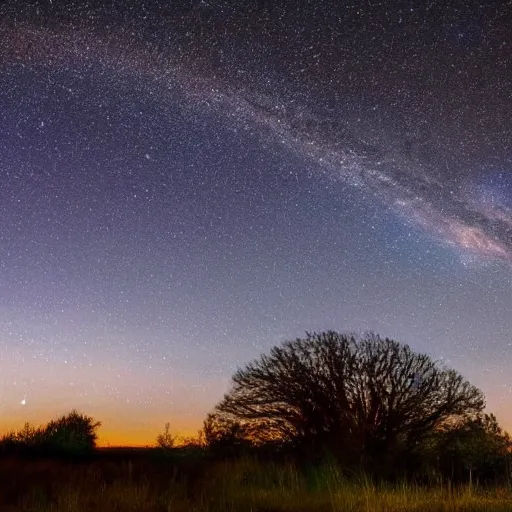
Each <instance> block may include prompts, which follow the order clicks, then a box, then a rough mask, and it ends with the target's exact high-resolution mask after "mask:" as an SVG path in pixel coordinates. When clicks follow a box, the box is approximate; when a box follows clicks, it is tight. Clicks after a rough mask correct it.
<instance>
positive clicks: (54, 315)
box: [0, 0, 512, 445]
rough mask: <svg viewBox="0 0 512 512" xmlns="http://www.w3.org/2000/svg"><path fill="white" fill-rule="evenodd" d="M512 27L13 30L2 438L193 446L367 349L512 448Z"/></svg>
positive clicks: (0, 55)
mask: <svg viewBox="0 0 512 512" xmlns="http://www.w3.org/2000/svg"><path fill="white" fill-rule="evenodd" d="M511 26H512V3H511V2H510V1H508V2H507V1H503V2H487V1H482V2H473V1H472V0H467V1H466V2H459V1H449V0H446V1H445V0H443V1H441V0H438V1H435V0H430V1H426V2H424V1H418V2H413V1H409V2H405V1H399V0H397V1H380V2H379V1H377V0H375V1H370V0H366V1H364V2H361V1H357V0H354V1H347V2H344V1H343V2H342V1H339V0H336V1H335V0H311V1H309V2H306V1H301V2H299V1H296V2H285V1H282V0H268V1H266V0H259V1H256V0H251V1H249V0H200V1H198V0H183V1H179V2H178V1H176V2H174V1H163V0H162V1H160V2H150V1H145V0H142V1H135V0H128V1H126V0H124V1H121V0H111V1H108V2H100V1H94V0H91V1H87V0H76V1H74V2H73V1H59V0H53V1H52V0H40V1H35V0H33V1H23V0H7V1H4V2H2V3H1V4H0V412H1V414H0V430H1V431H5V430H8V429H11V428H21V427H22V425H23V423H24V422H25V421H30V422H32V423H35V424H36V425H38V424H41V423H43V422H45V421H47V420H49V419H51V418H52V417H54V416H56V415H58V414H63V413H66V412H68V411H70V410H71V409H72V408H77V409H79V410H80V411H82V412H85V413H87V414H89V415H92V416H94V417H95V418H97V419H98V420H101V421H102V422H103V426H102V428H101V430H100V442H101V443H102V444H104V445H105V444H109V443H110V444H112V445H115V444H151V443H154V440H155V437H156V434H157V433H159V432H161V431H162V430H163V425H164V423H165V422H167V421H169V422H170V423H171V429H172V430H173V431H174V432H175V433H177V434H181V435H189V434H192V433H194V432H195V431H196V430H197V429H198V428H200V426H201V423H202V420H203V418H204V416H205V415H206V413H207V412H208V411H210V410H211V409H212V408H213V406H214V405H215V403H216V402H218V401H219V400H220V399H221V398H222V395H223V393H224V392H225V391H227V389H228V386H229V379H230V376H231V375H232V374H233V372H234V371H235V370H236V368H237V367H238V366H239V365H243V364H244V363H246V362H248V361H250V360H252V359H254V358H256V357H258V356H259V355H260V354H261V353H262V352H265V351H268V350H269V349H270V347H272V346H273V345H275V344H277V343H280V342H281V341H284V340H286V339H293V338H295V337H297V336H302V335H304V334H305V332H306V331H309V332H311V331H322V330H327V329H335V330H339V331H343V332H346V331H354V332H358V333H364V332H365V331H375V332H378V333H379V334H381V335H383V336H390V337H392V338H395V339H397V340H399V341H403V342H407V343H409V344H410V346H411V347H412V348H413V349H414V350H416V351H421V352H427V353H429V354H430V355H432V356H433V357H434V358H435V359H437V360H439V361H440V363H442V364H448V365H449V366H451V367H453V368H455V369H456V370H458V371H460V372H461V373H463V375H464V376H465V377H467V378H468V379H469V380H470V381H471V382H472V383H473V384H475V385H476V386H478V387H480V388H481V389H482V390H483V391H484V393H485V395H486V397H487V402H488V409H489V410H490V411H491V412H495V413H496V414H497V417H498V420H499V421H500V422H501V423H502V425H503V426H504V427H505V428H507V429H510V430H512V376H511V368H512V121H511V120H512V31H511V29H510V27H511Z"/></svg>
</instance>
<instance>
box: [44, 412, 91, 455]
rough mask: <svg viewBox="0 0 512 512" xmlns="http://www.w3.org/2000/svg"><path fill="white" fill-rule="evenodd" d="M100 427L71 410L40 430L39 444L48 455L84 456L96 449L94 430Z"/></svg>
mask: <svg viewBox="0 0 512 512" xmlns="http://www.w3.org/2000/svg"><path fill="white" fill-rule="evenodd" d="M100 426H101V423H100V422H99V421H95V420H94V419H93V418H91V417H89V416H85V415H84V414H80V413H78V412H77V411H75V410H73V411H71V412H70V413H69V414H66V415H64V416H61V417H60V418H57V419H56V420H52V421H50V422H49V423H48V424H47V425H46V427H44V428H43V429H41V432H40V436H39V437H40V444H41V445H42V447H43V448H44V450H45V451H48V452H50V453H57V454H59V453H60V454H65V455H75V456H76V455H86V454H88V453H91V452H92V451H93V450H94V448H95V447H96V440H97V437H98V436H97V434H96V430H97V429H98V427H100ZM38 444H39V442H38Z"/></svg>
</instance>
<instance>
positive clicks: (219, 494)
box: [0, 460, 512, 512]
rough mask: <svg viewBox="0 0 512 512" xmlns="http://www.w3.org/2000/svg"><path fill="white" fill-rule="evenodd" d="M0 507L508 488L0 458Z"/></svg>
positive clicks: (399, 509) (229, 467)
mask: <svg viewBox="0 0 512 512" xmlns="http://www.w3.org/2000/svg"><path fill="white" fill-rule="evenodd" d="M0 510H1V511H2V512H4V511H5V512H13V511H21V512H91V511H94V512H107V511H108V512H115V511H117V512H125V511H126V512H185V511H186V512H194V511H196V512H220V511H222V512H239V511H240V512H249V511H253V512H256V511H259V512H336V511H339V512H359V511H364V512H370V511H371V512H405V511H414V512H484V511H493V512H494V511H512V492H511V490H509V489H507V488H498V487H496V488H493V489H487V490H484V489H475V488H473V489H470V488H468V487H459V488H456V489H452V488H450V486H448V485H447V486H439V487H435V488H426V487H420V486H412V485H405V484H403V485H395V486H389V485H388V486H386V485H380V486H379V485H375V484H373V483H372V482H370V481H369V480H368V479H366V478H364V477H360V478H358V479H351V480H347V479H345V478H344V477H343V476H342V474H341V473H340V472H339V471H338V469H337V468H335V467H332V466H331V467H329V466H325V467H323V468H320V469H319V470H315V471H311V472H309V473H308V474H307V475H306V474H304V473H301V472H299V471H298V470H297V469H296V468H295V467H293V466H291V465H274V464H271V463H265V464H263V463H256V462H254V461H251V460H241V461H237V462H230V463H212V462H211V463H206V462H197V466H193V465H192V466H189V467H188V468H187V469H186V470H183V469H181V468H180V467H179V465H178V466H176V465H173V464H171V463H168V462H165V461H164V462H162V461H159V462H155V461H151V460H148V461H144V460H139V461H134V462H133V463H132V462H120V461H118V462H115V461H108V460H106V461H101V462H94V463H89V464H83V465H70V464H66V463H62V462H60V463H59V462H45V461H31V462H27V461H22V460H11V461H1V462H0Z"/></svg>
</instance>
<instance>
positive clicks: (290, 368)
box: [216, 331, 484, 466]
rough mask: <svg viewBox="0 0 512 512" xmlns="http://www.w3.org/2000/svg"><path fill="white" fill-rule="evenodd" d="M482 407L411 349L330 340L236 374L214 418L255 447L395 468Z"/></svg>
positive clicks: (294, 347)
mask: <svg viewBox="0 0 512 512" xmlns="http://www.w3.org/2000/svg"><path fill="white" fill-rule="evenodd" d="M483 407H484V398H483V395H482V393H481V392H480V391H479V390H478V389H477V388H475V387H474V386H472V385H470V384H469V383H468V382H467V381H466V380H464V378H463V377H462V376H461V375H459V374H458V373H457V372H455V371H454V370H451V369H445V368H440V367H439V366H438V365H437V363H436V362H434V361H432V359H431V358H430V357H429V356H427V355H425V354H418V353H415V352H413V351H412V350H411V349H410V348H409V346H407V345H402V344H400V343H398V342H396V341H393V340H390V339H387V338H386V339H382V338H381V337H379V336H378V335H374V334H368V335H366V336H365V337H364V338H356V337H355V336H349V335H344V334H339V333H336V332H334V331H329V332H324V333H320V334H316V333H314V334H307V337H306V338H305V339H297V340H295V341H288V342H285V343H284V344H283V345H282V346H279V347H274V348H272V349H271V351H270V354H268V355H263V356H261V357H260V358H259V359H258V360H256V361H253V362H251V363H249V364H247V365H246V366H245V367H244V368H242V369H239V370H238V371H237V372H236V373H235V374H234V376H233V378H232V389H231V390H230V391H229V392H228V393H227V394H226V395H225V396H224V398H223V400H222V401H221V402H220V403H219V404H218V405H217V407H216V411H217V415H218V416H219V418H221V419H222V421H224V422H230V421H232V422H235V424H236V423H237V422H238V424H242V423H243V425H244V429H245V430H246V432H250V434H251V436H252V437H254V438H258V437H260V438H266V439H276V438H279V439H283V440H286V441H289V442H292V443H293V444H295V445H296V446H298V447H305V448H307V449H309V452H310V453H311V452H312V453H319V452H321V451H322V450H328V451H330V452H331V453H334V454H338V455H342V456H343V457H345V458H346V459H347V460H352V461H354V462H355V461H357V462H361V461H371V462H372V464H373V463H375V462H377V461H380V462H382V463H383V466H386V465H387V466H389V465H390V464H391V463H393V462H394V461H395V460H396V458H397V456H398V455H399V454H400V453H401V452H403V451H407V450H409V449H412V447H414V446H415V445H416V444H417V443H418V442H419V441H420V440H421V439H422V438H423V437H424V436H425V435H427V434H428V433H430V432H433V431H434V430H436V429H437V428H439V427H440V426H441V425H443V424H444V423H445V422H446V421H448V420H449V419H451V418H453V417H461V416H464V415H471V414H476V413H478V412H480V411H481V410H482V409H483ZM217 421H219V420H217Z"/></svg>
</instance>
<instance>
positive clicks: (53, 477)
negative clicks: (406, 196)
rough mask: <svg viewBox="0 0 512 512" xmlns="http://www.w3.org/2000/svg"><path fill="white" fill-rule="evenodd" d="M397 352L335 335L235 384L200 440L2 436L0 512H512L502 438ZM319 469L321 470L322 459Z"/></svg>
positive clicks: (66, 424) (440, 373) (445, 384)
mask: <svg viewBox="0 0 512 512" xmlns="http://www.w3.org/2000/svg"><path fill="white" fill-rule="evenodd" d="M484 406H485V400H484V397H483V394H482V393H481V391H480V390H478V389H477V388H475V387H474V386H472V385H471V384H470V383H469V382H467V381H466V380H465V379H464V378H463V377H462V376H461V375H459V374H458V373H457V372H455V371H454V370H451V369H448V368H444V367H440V366H439V365H438V364H437V363H436V362H434V361H432V360H431V359H430V357H428V356H426V355H424V354H416V353H414V352H413V351H412V350H411V349H410V348H409V347H408V346H407V345H401V344H400V343H397V342H395V341H393V340H389V339H382V338H380V337H378V336H376V335H368V336H367V337H366V338H364V339H358V338H355V337H351V336H346V335H340V334H338V333H336V332H332V331H329V332H327V333H321V334H313V335H309V334H308V336H307V338H306V339H304V340H300V339H299V340H295V341H292V342H286V343H284V344H283V345H282V346H281V347H275V348H274V349H272V350H271V351H270V354H269V355H264V356H262V357H261V358H260V359H258V360H256V361H253V362H252V363H249V364H248V365H246V366H245V367H244V368H241V369H239V370H238V371H237V372H236V373H235V375H234V376H233V382H232V388H231V390H230V391H229V392H228V393H227V394H226V395H225V396H224V398H223V400H222V401H221V402H220V403H219V404H218V405H217V406H216V407H215V409H214V411H213V412H212V413H211V414H209V415H208V416H207V417H206V419H205V421H204V424H203V428H202V430H201V431H200V432H199V434H198V436H197V438H192V439H187V440H181V441H180V440H177V439H176V438H175V437H174V436H173V434H172V431H171V426H170V423H167V424H166V425H165V429H164V431H163V433H162V434H160V435H159V436H158V437H157V439H156V445H157V446H156V447H155V448H152V449H139V450H135V449H121V450H119V449H117V450H116V449H106V450H105V449H103V450H99V449H97V447H96V439H97V432H96V431H97V429H98V428H99V427H100V426H101V423H99V422H97V421H96V420H95V419H94V418H91V417H89V416H86V415H84V414H81V413H79V412H77V411H72V412H71V413H69V414H67V415H64V416H61V417H60V418H57V419H54V420H51V421H50V422H49V423H48V424H46V425H42V426H39V427H35V426H32V425H29V424H26V425H25V426H24V427H23V429H22V430H20V431H17V432H16V431H15V432H10V433H7V434H5V435H4V436H3V437H2V438H0V511H2V512H3V511H7V512H9V511H22V512H25V511H26V512H29V511H30V512H61V511H62V512H64V511H69V512H75V511H76V512H81V511H84V512H85V511H90V510H95V512H102V511H109V512H110V511H118V512H124V511H127V512H128V511H133V512H135V511H137V512H145V511H148V512H150V511H151V512H159V511H165V512H171V511H173V512H180V511H196V512H203V511H205V512H206V511H211V512H215V511H232V512H237V511H243V512H246V511H253V512H254V511H262V512H279V511H283V512H284V511H289V512H294V511H297V512H300V511H304V512H306V511H308V512H315V511H326V512H327V511H330V512H332V511H354V512H356V511H375V512H379V511H382V512H384V511H385V512H395V511H396V512H399V511H400V512H405V511H416V512H422V511H425V512H434V511H436V512H437V511H447V512H448V511H454V512H455V511H458V512H461V511H468V512H470V511H474V512H477V511H486V510H489V511H490V510H492V511H495V510H510V511H512V479H511V476H512V471H511V468H512V440H511V438H510V436H509V435H508V434H507V433H506V432H505V431H503V430H502V429H501V427H500V426H499V425H498V422H497V420H496V418H495V416H493V415H492V414H485V413H484ZM326 461H328V462H326Z"/></svg>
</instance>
